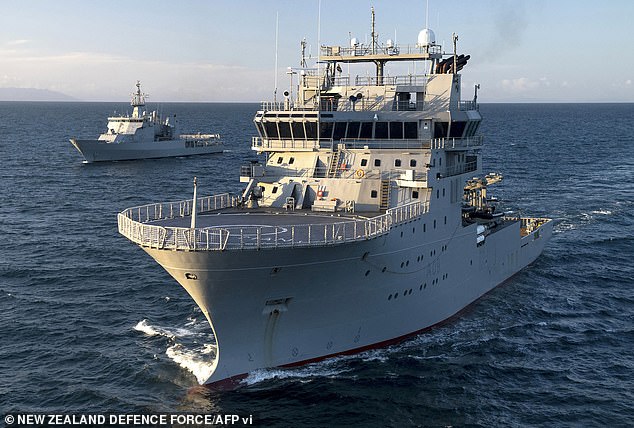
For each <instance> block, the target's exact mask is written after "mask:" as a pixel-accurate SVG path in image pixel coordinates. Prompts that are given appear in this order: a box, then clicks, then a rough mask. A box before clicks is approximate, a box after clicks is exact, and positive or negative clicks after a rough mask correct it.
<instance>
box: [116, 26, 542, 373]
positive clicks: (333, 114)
mask: <svg viewBox="0 0 634 428" xmlns="http://www.w3.org/2000/svg"><path fill="white" fill-rule="evenodd" d="M373 21H374V14H373ZM455 40H456V38H454V52H453V53H449V54H447V53H443V51H442V50H441V47H440V46H439V45H437V44H436V43H435V39H434V34H433V32H432V31H430V30H428V29H425V30H423V31H421V33H420V34H419V40H418V43H417V44H416V45H410V46H401V45H397V44H395V43H393V42H392V41H388V42H386V43H385V44H379V43H378V41H377V38H376V36H375V32H374V28H373V31H372V42H371V44H370V45H368V46H365V45H362V44H359V43H358V42H357V41H356V40H354V39H353V40H351V43H350V45H349V46H322V47H321V55H320V58H319V60H320V65H319V66H318V67H317V68H314V69H309V68H307V67H306V66H305V61H304V58H303V57H302V67H301V68H299V69H289V75H290V77H291V79H292V81H294V83H291V87H290V88H289V90H288V91H286V92H285V94H284V99H283V100H281V101H273V102H265V103H263V104H262V108H261V110H260V111H258V112H257V113H256V115H255V118H254V123H255V126H256V129H257V131H258V134H259V135H258V136H257V137H254V138H253V140H252V148H253V149H254V150H255V151H256V152H257V153H259V154H260V155H261V156H262V157H263V158H264V159H262V161H252V162H250V163H248V164H245V165H243V167H242V168H241V174H240V179H241V181H242V182H243V183H245V186H246V187H245V190H244V191H243V192H242V194H240V195H231V194H221V195H216V196H209V197H204V198H198V197H197V196H196V193H194V198H193V199H190V200H185V201H181V202H175V203H158V204H152V205H147V206H143V207H134V208H129V209H127V210H125V211H123V212H122V213H120V214H119V231H120V232H121V233H122V234H123V235H125V236H126V237H127V238H129V239H130V240H132V241H133V242H135V243H137V244H138V245H140V246H141V247H142V248H143V249H144V250H145V251H146V252H147V253H148V254H150V255H151V256H152V257H153V258H154V259H155V260H156V261H157V262H158V263H159V264H160V265H161V266H163V267H164V268H165V269H166V270H167V271H168V272H169V273H170V274H171V275H172V276H173V277H174V278H175V279H176V280H177V281H178V282H179V283H180V284H181V285H182V286H183V287H184V288H185V289H186V290H187V292H188V293H189V294H190V295H191V296H192V298H193V299H194V300H195V301H196V303H197V304H198V305H199V306H200V308H201V309H202V311H203V313H204V314H205V316H206V317H207V319H208V320H209V322H210V324H211V326H212V328H213V331H214V335H215V337H216V340H217V349H216V354H215V358H214V367H213V373H211V375H210V377H209V379H208V380H207V381H206V382H205V383H207V384H215V385H220V384H222V383H223V382H227V381H235V380H237V379H240V378H241V377H244V376H245V375H246V374H247V373H248V372H250V371H252V370H255V369H258V368H263V367H274V366H293V365H299V364H304V363H307V362H311V361H317V360H319V359H323V358H326V357H328V356H333V355H338V354H347V353H354V352H359V351H361V350H365V349H369V348H373V347H379V346H385V345H388V344H390V343H394V342H397V341H399V340H402V339H403V338H406V337H408V336H411V335H413V334H416V333H418V332H420V331H422V330H425V329H427V328H429V327H431V326H433V325H435V324H437V323H439V322H442V321H443V320H446V319H448V318H449V317H451V316H452V315H454V314H456V313H457V312H459V311H460V310H461V309H463V308H464V307H465V306H467V305H469V304H470V303H472V302H474V301H475V300H476V299H478V298H479V297H481V296H482V295H483V294H485V293H486V292H488V291H490V290H491V289H493V288H494V287H495V286H496V285H498V284H500V283H501V282H503V281H504V280H506V279H508V278H509V277H510V276H512V275H513V274H515V273H517V272H518V271H519V270H520V269H522V268H524V267H525V266H527V265H528V264H529V263H531V262H532V261H533V260H535V258H536V257H537V256H538V255H539V254H540V253H541V251H542V249H543V247H544V244H545V242H546V241H547V240H548V238H549V236H550V234H551V230H552V221H551V220H549V219H543V218H526V217H521V218H520V217H518V216H514V215H512V214H510V213H504V212H501V211H500V210H496V209H495V208H494V206H493V205H492V203H491V201H492V198H491V197H490V195H487V186H489V185H491V184H493V183H495V182H497V181H499V180H500V179H501V176H500V175H499V174H492V175H491V174H490V175H487V176H484V177H482V178H474V177H477V176H482V160H481V156H482V154H481V149H482V147H483V138H482V136H480V135H479V133H478V130H479V126H480V123H481V120H482V117H481V115H480V112H479V109H478V104H477V99H476V97H475V96H474V98H473V99H471V100H468V101H463V100H462V99H461V84H460V83H461V82H460V74H459V73H458V71H460V69H462V67H464V66H465V64H466V63H467V61H468V59H469V57H468V56H464V55H458V54H457V49H456V44H455ZM399 61H410V62H411V61H415V62H417V63H419V64H420V66H419V70H424V71H423V72H422V73H421V74H407V75H404V76H391V75H389V74H388V73H387V68H386V66H387V65H388V64H389V63H392V62H399ZM357 64H361V65H363V64H365V65H367V64H369V65H370V66H371V67H373V70H374V73H373V75H372V76H363V75H361V76H355V77H353V76H352V75H344V74H343V69H344V68H348V65H350V66H355V65H357ZM342 65H343V67H342Z"/></svg>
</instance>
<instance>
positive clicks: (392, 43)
mask: <svg viewBox="0 0 634 428" xmlns="http://www.w3.org/2000/svg"><path fill="white" fill-rule="evenodd" d="M385 46H387V47H388V48H393V47H394V40H392V39H387V41H386V42H385Z"/></svg>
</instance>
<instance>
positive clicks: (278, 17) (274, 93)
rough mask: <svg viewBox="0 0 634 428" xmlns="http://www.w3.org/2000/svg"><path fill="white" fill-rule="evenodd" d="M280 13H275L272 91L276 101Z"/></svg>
mask: <svg viewBox="0 0 634 428" xmlns="http://www.w3.org/2000/svg"><path fill="white" fill-rule="evenodd" d="M279 24H280V13H279V12H276V13H275V90H274V91H273V101H274V102H277V44H278V43H277V42H278V36H279V27H280V25H279Z"/></svg>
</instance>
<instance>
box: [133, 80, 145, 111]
mask: <svg viewBox="0 0 634 428" xmlns="http://www.w3.org/2000/svg"><path fill="white" fill-rule="evenodd" d="M147 96H148V95H147V94H144V93H142V92H141V81H140V80H137V81H136V92H133V93H132V101H130V104H131V105H132V107H134V110H133V111H132V117H134V118H139V117H141V116H140V115H139V107H144V106H145V98H146V97H147Z"/></svg>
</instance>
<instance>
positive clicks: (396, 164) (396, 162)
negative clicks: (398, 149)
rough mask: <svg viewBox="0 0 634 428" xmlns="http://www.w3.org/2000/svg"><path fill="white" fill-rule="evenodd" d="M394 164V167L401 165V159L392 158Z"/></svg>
mask: <svg viewBox="0 0 634 428" xmlns="http://www.w3.org/2000/svg"><path fill="white" fill-rule="evenodd" d="M394 166H396V167H399V166H401V160H400V159H394Z"/></svg>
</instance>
